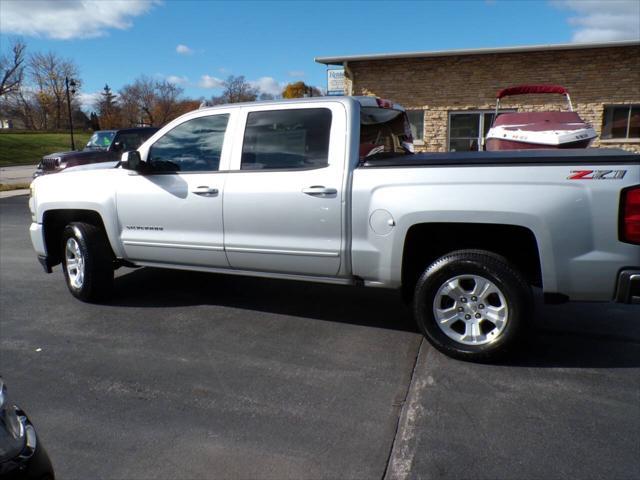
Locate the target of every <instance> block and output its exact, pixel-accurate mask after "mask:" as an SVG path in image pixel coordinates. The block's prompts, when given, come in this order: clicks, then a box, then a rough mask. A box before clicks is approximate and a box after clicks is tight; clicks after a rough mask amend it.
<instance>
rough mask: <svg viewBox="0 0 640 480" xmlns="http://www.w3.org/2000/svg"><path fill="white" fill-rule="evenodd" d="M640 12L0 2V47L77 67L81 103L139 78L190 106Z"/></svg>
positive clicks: (555, 33) (485, 0)
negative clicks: (246, 85) (14, 45)
mask: <svg viewBox="0 0 640 480" xmlns="http://www.w3.org/2000/svg"><path fill="white" fill-rule="evenodd" d="M639 6H640V2H638V0H632V1H612V0H610V1H604V0H591V1H586V2H585V1H580V0H551V1H513V0H512V1H507V0H471V1H465V0H457V1H421V2H402V1H395V2H391V1H352V2H349V1H342V2H330V1H327V2H322V1H316V2H297V1H284V2H271V1H259V2H249V1H246V2H244V1H235V2H226V1H175V0H174V1H171V0H164V1H153V0H124V1H114V0H111V1H98V2H86V1H85V2H77V1H74V0H58V1H52V0H43V1H35V0H28V1H19V2H18V1H12V0H2V1H1V2H0V32H1V34H0V40H1V41H2V48H3V50H5V49H6V46H7V40H8V38H9V37H13V36H20V37H22V38H23V39H24V40H25V41H26V43H27V45H28V48H29V50H30V51H46V50H53V51H55V52H57V53H58V54H60V55H62V56H64V57H69V58H72V59H74V60H75V62H76V63H77V64H78V66H79V67H80V72H81V75H80V77H81V79H82V81H83V87H82V90H83V93H84V94H85V98H86V99H87V101H88V99H89V98H90V95H91V94H92V93H94V92H97V91H99V90H100V89H101V88H102V87H103V86H104V84H105V83H108V84H109V85H110V86H112V88H113V89H114V90H117V89H118V88H120V87H121V86H123V85H124V84H126V83H128V82H131V81H132V80H133V79H134V78H136V77H138V76H139V75H141V74H146V75H149V76H153V77H157V78H166V79H169V80H170V81H173V82H176V83H179V84H180V85H181V86H182V87H183V88H184V89H185V94H186V95H188V96H191V97H196V98H198V97H210V96H211V95H215V94H218V93H219V91H220V90H219V88H218V86H219V81H220V80H222V79H224V78H226V77H227V76H228V75H244V76H245V77H246V78H247V80H250V81H252V82H254V83H255V85H256V86H258V87H259V88H261V89H262V90H263V91H267V92H270V93H276V92H277V91H278V90H279V89H280V88H281V87H282V85H284V84H286V83H287V82H290V81H296V80H304V81H305V82H307V83H309V84H312V85H316V86H320V87H322V88H325V87H326V74H325V67H324V66H323V65H319V64H316V63H315V62H314V61H313V59H314V57H316V56H326V55H342V54H358V53H384V52H400V51H415V50H443V49H456V48H481V47H495V46H508V45H527V44H543V43H568V42H572V41H581V42H584V41H606V40H621V39H637V38H638V36H639V35H640V33H638V29H639V28H640V26H638V25H640V17H639V16H640V7H639Z"/></svg>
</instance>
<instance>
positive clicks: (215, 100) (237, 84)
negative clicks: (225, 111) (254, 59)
mask: <svg viewBox="0 0 640 480" xmlns="http://www.w3.org/2000/svg"><path fill="white" fill-rule="evenodd" d="M222 86H223V88H224V90H223V91H222V95H220V96H219V97H212V98H211V103H212V104H213V105H220V104H223V103H239V102H253V101H255V99H256V98H258V93H259V91H258V89H257V88H255V87H252V86H251V84H250V83H249V82H247V81H246V80H245V79H244V76H243V75H240V76H238V77H234V76H233V75H230V76H229V77H228V78H227V79H226V80H225V81H224V82H223V84H222Z"/></svg>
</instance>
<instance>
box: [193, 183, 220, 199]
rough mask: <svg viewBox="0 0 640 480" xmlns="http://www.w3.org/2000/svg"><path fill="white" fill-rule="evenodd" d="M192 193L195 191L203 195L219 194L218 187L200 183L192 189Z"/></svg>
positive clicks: (213, 195) (212, 195)
mask: <svg viewBox="0 0 640 480" xmlns="http://www.w3.org/2000/svg"><path fill="white" fill-rule="evenodd" d="M191 193H195V194H196V195H201V196H203V197H215V196H217V195H218V189H217V188H211V187H208V186H207V185H200V186H199V187H196V188H195V190H191Z"/></svg>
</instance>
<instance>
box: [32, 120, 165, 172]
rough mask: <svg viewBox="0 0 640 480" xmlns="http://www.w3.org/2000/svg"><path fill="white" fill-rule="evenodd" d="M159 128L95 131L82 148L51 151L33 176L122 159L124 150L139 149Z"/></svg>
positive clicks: (43, 158)
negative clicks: (67, 150)
mask: <svg viewBox="0 0 640 480" xmlns="http://www.w3.org/2000/svg"><path fill="white" fill-rule="evenodd" d="M157 131H158V129H157V128H153V127H144V128H123V129H120V130H100V131H98V132H95V133H94V134H93V135H92V136H91V138H90V139H89V142H87V144H86V145H85V147H84V148H83V149H82V150H79V151H71V152H57V153H50V154H49V155H45V156H44V157H42V161H41V162H40V163H39V164H38V167H37V169H36V172H35V173H34V175H33V177H34V178H35V177H39V176H40V175H46V174H48V173H56V172H60V171H61V170H64V169H65V168H69V167H77V166H78V165H86V164H89V163H99V162H112V161H114V160H120V156H121V155H122V153H123V152H127V151H129V150H135V149H137V148H138V147H139V146H140V145H142V143H143V142H144V141H145V140H146V139H147V138H149V137H150V136H151V135H153V134H154V133H156V132H157Z"/></svg>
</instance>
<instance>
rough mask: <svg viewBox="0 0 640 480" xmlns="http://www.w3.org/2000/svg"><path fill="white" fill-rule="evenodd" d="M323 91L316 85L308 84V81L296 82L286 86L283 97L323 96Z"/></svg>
mask: <svg viewBox="0 0 640 480" xmlns="http://www.w3.org/2000/svg"><path fill="white" fill-rule="evenodd" d="M321 96H322V92H320V90H318V89H317V88H316V87H312V86H310V85H307V84H306V83H304V82H302V81H300V82H294V83H290V84H288V85H287V86H286V87H284V90H283V91H282V97H283V98H302V97H321Z"/></svg>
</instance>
